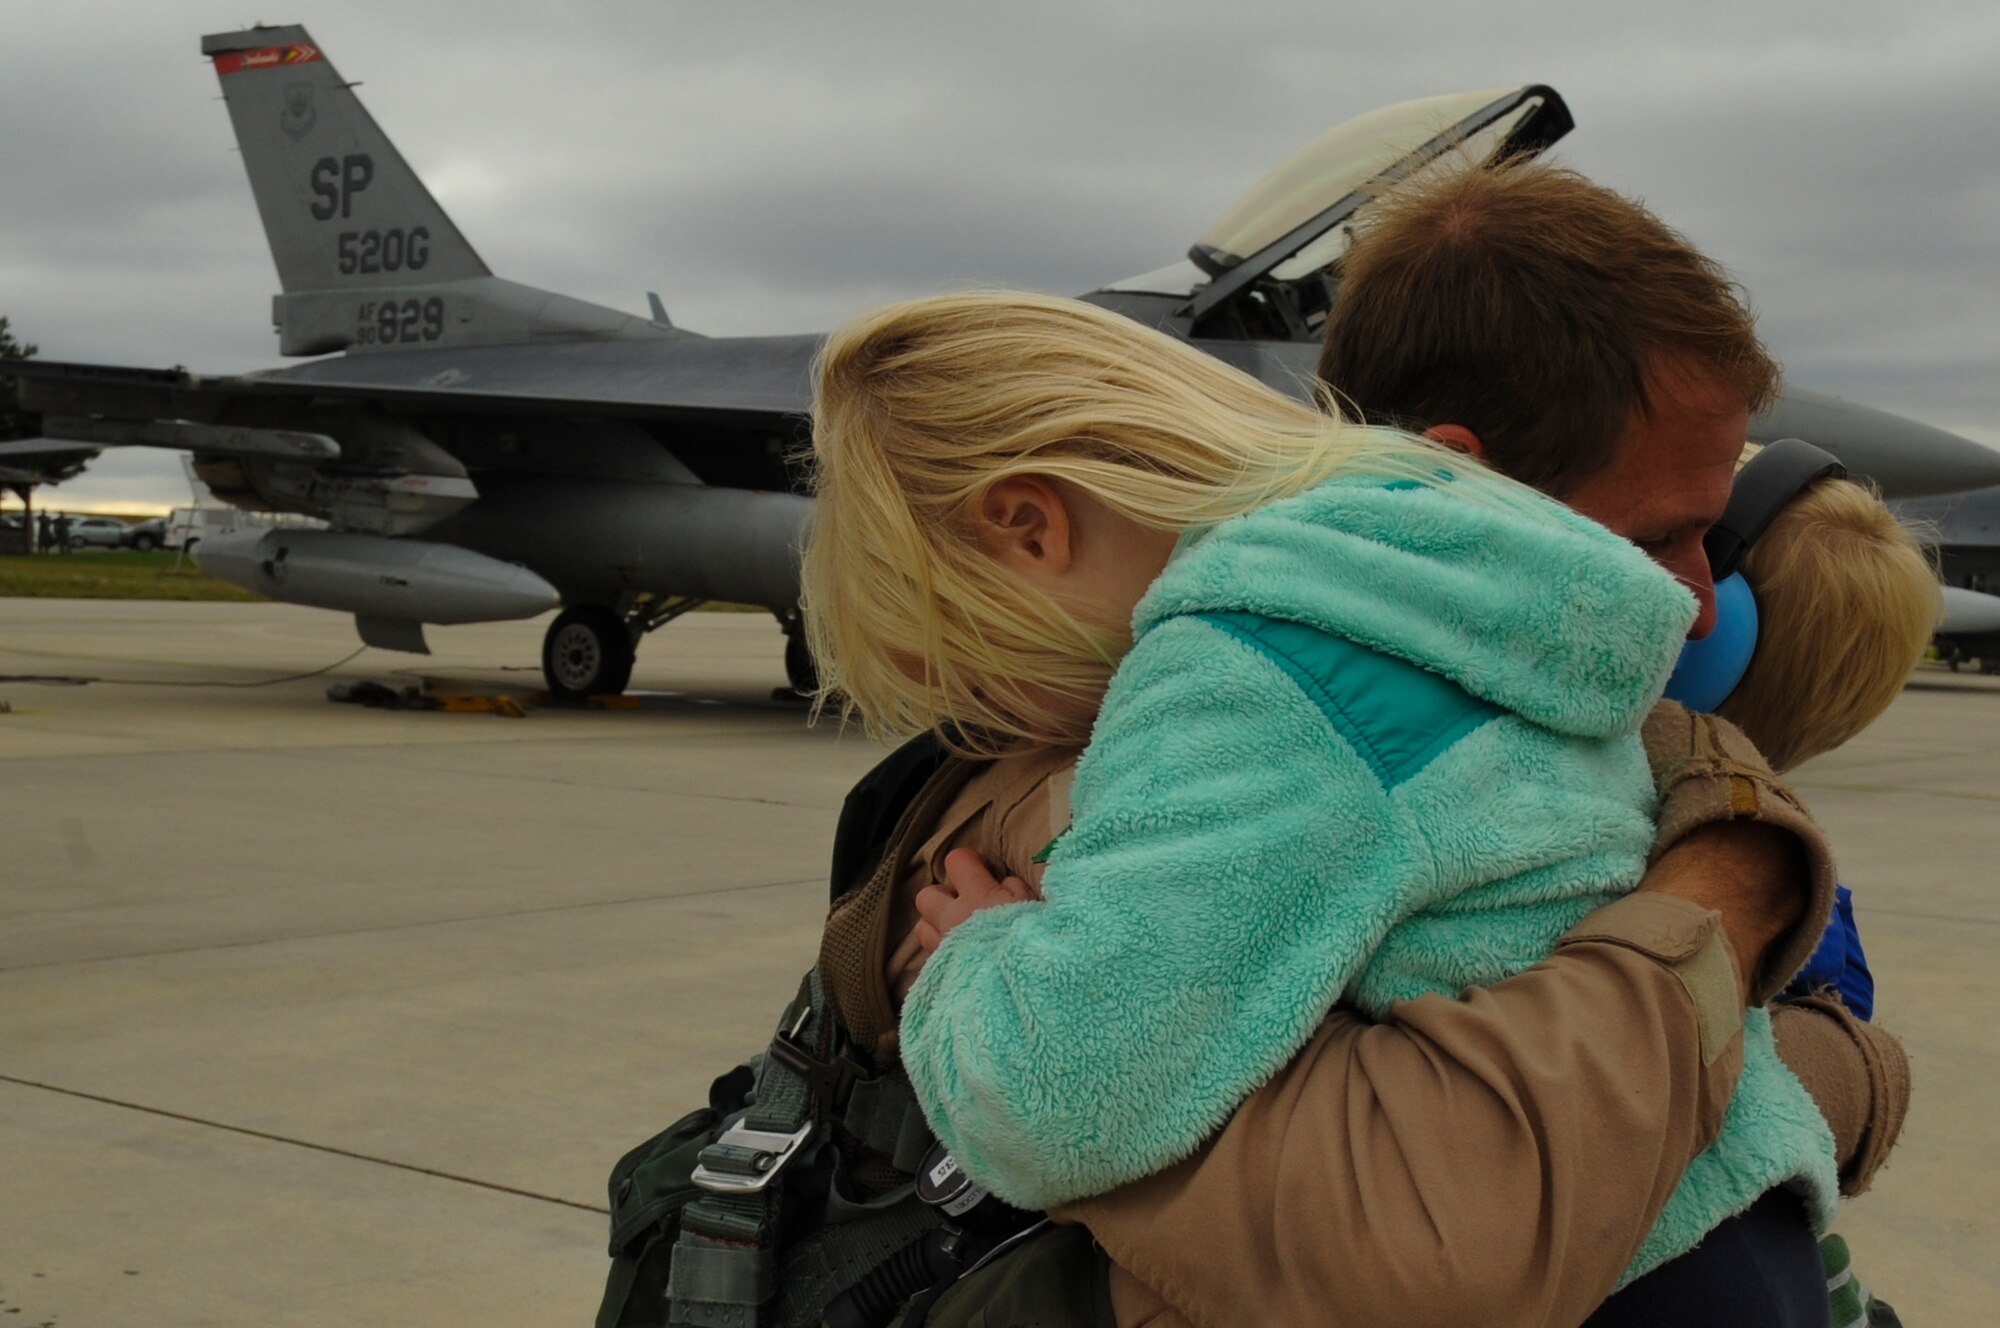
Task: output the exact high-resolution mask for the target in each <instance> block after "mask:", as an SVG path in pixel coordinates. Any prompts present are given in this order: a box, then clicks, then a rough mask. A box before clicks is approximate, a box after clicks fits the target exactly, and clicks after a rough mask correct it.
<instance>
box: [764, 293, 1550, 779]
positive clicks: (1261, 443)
mask: <svg viewBox="0 0 2000 1328" xmlns="http://www.w3.org/2000/svg"><path fill="white" fill-rule="evenodd" d="M813 439H814V448H815V451H816V453H817V461H816V478H815V485H814V487H815V493H816V496H817V503H816V506H815V510H814V514H813V521H812V527H811V530H810V532H809V534H808V536H807V540H806V546H805V559H804V567H803V587H804V597H803V603H804V606H805V624H806V638H807V641H808V643H809V645H810V647H811V649H812V652H813V657H814V659H815V661H816V662H817V664H818V666H819V670H820V684H821V685H820V692H819V702H820V704H821V705H824V704H826V703H827V702H828V700H829V699H830V698H834V697H838V698H840V699H841V701H842V702H844V703H845V704H846V705H848V706H850V707H852V709H853V711H854V712H856V713H857V714H858V715H859V717H860V719H861V721H862V722H863V724H864V725H865V726H866V727H867V729H868V731H869V732H870V733H871V734H872V735H874V736H876V737H880V738H894V737H899V736H906V735H908V734H911V733H916V732H921V731H923V730H926V729H929V730H934V731H938V732H942V733H946V734H947V736H948V738H949V739H950V740H951V741H952V742H953V743H954V744H955V745H957V746H959V747H961V748H963V749H965V750H968V751H973V752H980V753H990V752H994V751H998V750H1001V749H1003V748H1005V747H1007V746H1009V745H1011V744H1014V743H1018V742H1023V741H1025V742H1034V743H1055V744H1070V745H1080V744H1082V743H1083V742H1085V741H1086V740H1087V739H1088V738H1089V720H1088V719H1087V718H1078V716H1089V715H1091V714H1094V713H1095V711H1096V708H1097V705H1098V703H1099V702H1100V701H1101V699H1102V697H1103V693H1104V688H1105V686H1106V684H1107V683H1108V681H1109V680H1110V677H1111V673H1112V671H1113V670H1114V669H1115V668H1116V667H1117V664H1118V661H1119V659H1120V658H1121V657H1122V656H1123V655H1124V653H1125V651H1126V649H1127V648H1128V647H1129V645H1130V635H1129V632H1124V631H1107V630H1104V629H1101V628H1092V627H1090V626H1088V625H1086V624H1084V623H1081V622H1079V621H1078V620H1077V619H1076V617H1075V616H1074V615H1072V614H1071V613H1069V612H1067V611H1066V610H1065V609H1064V608H1063V607H1062V606H1061V605H1059V604H1058V603H1057V602H1056V601H1055V600H1054V599H1052V598H1051V597H1050V596H1048V595H1047V594H1044V593H1042V592H1040V591H1038V590H1037V589H1035V588H1034V587H1032V586H1030V585H1028V584H1027V583H1025V582H1024V581H1023V580H1022V579H1021V578H1019V577H1018V576H1015V575H1013V574H1012V573H1010V572H1008V571H1006V570H1004V569H1003V568H1002V567H1001V566H1000V565H999V564H998V563H997V562H996V561H995V560H994V559H993V558H991V557H990V556H988V555H987V554H985V553H983V552H981V550H980V549H979V547H978V546H977V545H976V544H975V543H974V542H973V535H974V522H973V518H974V516H975V514H976V512H977V506H978V500H979V498H980V496H981V495H982V494H983V493H984V492H985V491H986V489H987V488H988V486H990V485H992V484H993V483H995V482H996V481H999V480H1002V479H1005V478H1008V477H1010V476H1017V475H1038V476H1042V477H1045V478H1049V479H1055V480H1060V481H1065V482H1067V483H1069V484H1072V485H1075V486H1076V487H1077V488H1079V489H1081V490H1082V491H1084V492H1085V493H1087V494H1089V495H1090V496H1091V497H1093V498H1095V499H1096V500H1097V501H1099V502H1101V503H1103V504H1105V505H1106V506H1107V507H1109V508H1111V509H1112V510H1113V511H1115V512H1117V513H1118V514H1120V515H1122V516H1124V517H1126V518H1128V519H1130V520H1133V521H1136V522H1139V523H1141V524H1143V525H1146V526H1149V527H1152V528H1154V529H1159V530H1169V531H1181V530H1187V529H1189V528H1193V527H1200V526H1208V525H1213V524H1215V523H1217V522H1220V521H1224V520H1226V519H1228V518H1230V517H1232V516H1237V515H1239V514H1241V513H1243V512H1247V511H1250V510H1251V509H1253V508H1256V507H1259V506H1261V505H1263V504H1265V503H1268V502H1270V501H1272V500H1274V499H1277V498H1282V497H1287V496H1289V495H1292V494H1296V493H1300V492H1303V491H1304V490H1306V489H1309V488H1311V487H1312V486H1314V485H1315V484H1318V483H1319V482H1321V481H1322V480H1325V479H1327V478H1329V477H1331V476H1332V475H1334V474H1335V473H1336V472H1339V471H1342V470H1345V469H1347V468H1349V467H1361V468H1363V469H1365V470H1367V471H1368V472H1369V473H1373V474H1383V475H1388V476H1392V477H1395V478H1402V479H1411V480H1415V481H1417V482H1420V483H1436V482H1437V481H1438V479H1439V477H1440V474H1441V472H1442V471H1444V470H1445V469H1449V470H1450V471H1452V472H1454V473H1455V474H1456V475H1457V476H1458V477H1459V478H1460V479H1461V481H1464V480H1470V479H1472V476H1471V475H1469V474H1467V472H1468V471H1470V472H1472V473H1473V474H1480V475H1483V474H1484V472H1482V471H1480V468H1478V467H1466V466H1463V465H1457V466H1453V465H1451V462H1453V461H1455V460H1459V458H1456V457H1455V455H1454V454H1452V453H1449V452H1447V451H1445V450H1443V449H1441V448H1439V447H1437V446H1436V445H1434V444H1430V443H1426V442H1424V441H1422V440H1420V439H1415V438H1410V437H1408V436H1406V435H1402V434H1397V433H1392V432H1389V431H1386V430H1379V429H1369V428H1363V427H1360V426H1356V425H1352V424H1348V423H1345V422H1343V421H1341V420H1340V419H1338V418H1336V417H1334V416H1332V415H1330V414H1325V413H1322V412H1320V411H1317V410H1315V409H1313V407H1312V406H1311V405H1309V404H1306V403H1303V402H1299V401H1293V400H1290V399H1287V398H1285V397H1283V396H1280V395H1279V394H1278V393H1276V392H1274V391H1272V390H1271V389H1270V388H1268V387H1266V386H1265V385H1264V384H1262V383H1260V382H1258V381H1257V380H1256V379H1254V378H1251V377H1250V376H1249V375H1247V374H1244V373H1242V372H1240V371H1238V370H1236V369H1232V368H1230V367H1228V366H1227V365H1225V364H1223V363H1222V362H1221V361H1220V360H1217V359H1215V358H1214V357H1212V356H1210V355H1207V354H1205V353H1204V352H1202V351H1199V350H1196V349H1194V348H1193V347H1191V346H1189V345H1187V344H1186V343H1184V342H1180V341H1176V340H1175V339H1173V338H1172V337H1170V336H1167V335H1166V334H1164V333H1162V332H1157V331H1154V330H1153V329H1151V328H1147V327H1142V326H1141V325H1139V324H1138V323H1135V322H1133V321H1132V320H1130V319H1128V318H1125V317H1123V316H1121V315H1118V314H1114V313H1110V312H1107V311H1105V310H1103V309H1099V308H1096V307H1095V306H1092V305H1087V304H1083V303H1081V302H1079V301H1075V300H1063V299H1055V298H1052V297H1047V296H1039V295H1026V294H1017V293H1010V292H984V293H968V294H958V295H944V296H937V297H933V298H930V299H923V300H914V301H910V302H908V303H904V304H897V305H891V306H889V307H888V308H886V309H882V310H879V311H877V312H875V313H872V314H868V315H865V316H864V317H862V318H859V319H856V320H855V321H854V322H851V323H849V324H848V325H847V326H845V327H843V328H841V329H840V330H839V331H837V332H835V333H834V334H833V336H832V337H831V338H829V339H828V341H827V343H826V347H825V349H824V350H823V351H822V352H821V355H820V361H819V365H818V368H817V373H816V383H815V393H814V406H813ZM1500 485H1506V486H1507V487H1509V488H1511V487H1512V486H1511V485H1508V483H1507V482H1506V481H1502V480H1499V479H1497V477H1496V478H1494V479H1492V480H1490V481H1489V480H1484V479H1481V480H1474V481H1473V482H1471V483H1462V484H1461V485H1460V486H1459V487H1460V488H1463V489H1466V490H1481V491H1483V490H1485V489H1488V488H1493V487H1495V486H1500ZM1468 496H1473V495H1472V494H1470V493H1469V494H1468ZM1499 501H1502V502H1505V501H1508V500H1507V499H1506V498H1504V497H1503V498H1501V499H1499ZM1052 699H1053V700H1055V701H1058V702H1060V704H1054V705H1052V704H1050V702H1051V700H1052Z"/></svg>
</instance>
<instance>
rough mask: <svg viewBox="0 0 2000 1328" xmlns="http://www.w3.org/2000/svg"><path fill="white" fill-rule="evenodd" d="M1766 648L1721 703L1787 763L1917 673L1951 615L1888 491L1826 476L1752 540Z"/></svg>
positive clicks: (1751, 567) (1847, 728)
mask: <svg viewBox="0 0 2000 1328" xmlns="http://www.w3.org/2000/svg"><path fill="white" fill-rule="evenodd" d="M1743 579H1744V580H1745V581H1748V582H1749V583H1750V588H1751V590H1753V591H1755V592H1756V595H1757V611H1758V619H1759V622H1758V629H1757V653H1756V655H1755V657H1754V658H1752V660H1751V661H1750V668H1749V670H1748V671H1747V672H1746V673H1745V674H1744V675H1743V681H1742V682H1741V683H1739V684H1737V687H1736V690H1735V691H1734V692H1731V693H1730V694H1729V698H1728V699H1727V700H1726V701H1724V702H1723V703H1722V704H1721V705H1720V706H1719V707H1717V710H1716V713H1718V714H1720V715H1721V716H1723V718H1725V719H1728V720H1729V721H1731V722H1732V723H1734V724H1735V725H1736V726H1737V727H1738V728H1740V729H1742V730H1743V731H1744V733H1746V734H1748V735H1749V737H1750V740H1751V741H1752V742H1754V743H1756V744H1757V748H1758V750H1759V751H1761V752H1763V754H1764V757H1765V759H1766V760H1768V761H1770V763H1771V765H1772V767H1773V768H1774V769H1778V770H1789V769H1791V768H1792V767H1793V766H1795V765H1798V764H1800V763H1801V762H1803V761H1806V760H1808V759H1810V758H1812V757H1815V756H1818V755H1820V754H1821V753H1823V752H1829V751H1832V750H1833V749H1834V748H1835V747H1838V746H1840V744H1842V743H1844V742H1846V741H1847V740H1848V739H1849V738H1851V737H1853V736H1854V735H1855V734H1857V733H1859V732H1861V730H1862V729H1864V728H1866V727H1868V725H1870V724H1871V723H1873V722H1874V721H1875V719H1876V718H1877V717H1878V716H1879V715H1881V713H1882V712H1883V711H1884V710H1887V709H1888V708H1889V703H1890V702H1891V701H1893V700H1895V699H1896V694H1897V693H1898V692H1900V691H1901V690H1902V688H1903V684H1904V683H1905V682H1907V681H1908V680H1909V677H1910V673H1911V671H1912V670H1913V669H1915V668H1916V665H1917V660H1918V659H1920V658H1921V657H1922V656H1923V653H1924V648H1925V647H1926V646H1928V645H1929V644H1930V640H1931V636H1932V634H1933V633H1934V632H1935V631H1936V630H1937V624H1938V621H1939V619H1940V618H1942V617H1943V615H1944V596H1943V594H1942V592H1940V591H1939V589H1938V576H1937V572H1936V570H1935V569H1934V568H1933V567H1932V566H1931V563H1930V560H1929V559H1928V558H1927V557H1926V556H1925V554H1924V552H1923V550H1922V548H1920V547H1919V546H1918V544H1917V541H1916V540H1915V539H1914V538H1913V537H1912V536H1911V535H1910V532H1909V531H1907V530H1905V529H1904V528H1903V526H1902V524H1901V523H1900V522H1898V521H1897V520H1896V517H1895V514H1894V513H1892V512H1890V510H1889V509H1888V507H1887V505H1885V504H1884V503H1883V501H1882V499H1881V497H1880V495H1878V494H1877V493H1875V492H1874V490H1872V489H1869V488H1864V487H1862V486H1861V485H1859V484H1855V483H1852V482H1850V481H1848V480H1841V479H1824V480H1820V481H1819V482H1818V483H1816V484H1813V485H1811V486H1810V487H1808V488H1807V489H1806V490H1805V491H1804V492H1803V493H1801V494H1800V495H1799V496H1798V497H1796V498H1794V499H1793V500H1792V501H1791V502H1790V503H1788V504H1787V505H1786V506H1785V509H1784V510H1783V511H1782V512H1780V513H1779V514H1778V516H1777V517H1776V519H1774V520H1773V521H1772V522H1771V524H1770V525H1769V526H1768V527H1766V528H1765V530H1764V533H1763V534H1762V535H1760V536H1759V537H1758V539H1757V542H1756V543H1755V544H1753V545H1752V546H1751V547H1750V551H1749V553H1748V554H1747V555H1746V556H1745V558H1744V561H1743Z"/></svg>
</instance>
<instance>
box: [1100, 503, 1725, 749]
mask: <svg viewBox="0 0 2000 1328" xmlns="http://www.w3.org/2000/svg"><path fill="white" fill-rule="evenodd" d="M1440 473H1441V474H1444V473H1443V472H1440ZM1472 488H1473V486H1472V485H1470V484H1463V485H1455V484H1454V482H1453V481H1452V479H1451V478H1450V477H1449V476H1446V478H1444V479H1442V480H1441V481H1440V482H1439V483H1438V484H1436V485H1427V484H1416V483H1413V482H1411V481H1408V480H1393V481H1391V480H1383V479H1380V478H1373V477H1352V478H1348V477H1339V478H1335V479H1333V480H1329V481H1328V482H1326V483H1324V484H1321V485H1319V486H1318V487H1316V488H1314V489H1311V490H1309V491H1307V492H1305V493H1303V494H1300V495H1298V496H1296V497H1293V498H1288V499H1284V500H1282V501H1279V502H1275V503H1272V504H1270V505H1269V506H1267V507H1263V508H1260V509H1258V510H1257V511H1254V512H1250V513H1248V514H1246V515H1244V516H1240V517H1237V518H1235V519H1233V520H1230V521H1226V522H1224V523H1222V524H1221V525H1218V526H1214V527H1211V528H1209V529H1207V530H1205V531H1201V532H1198V533H1194V534H1191V535H1189V536H1188V537H1186V538H1185V539H1184V540H1183V541H1182V543H1181V546H1180V547H1179V548H1178V549H1177V550H1176V551H1175V553H1174V557H1173V559H1172V561H1170V562H1169V563H1168V564H1167V568H1166V570H1165V571H1164V572H1163V573H1161V575H1160V577H1159V579H1158V580H1157V581H1155V582H1154V583H1153V586H1152V588H1151V589H1150V590H1149V591H1148V592H1147V593H1146V596H1145V598H1144V599H1143V600H1141V601H1140V603H1139V606H1138V608H1137V610H1136V611H1135V613H1134V616H1133V628H1134V633H1135V635H1136V634H1140V633H1144V632H1145V631H1146V630H1147V629H1148V628H1150V627H1152V626H1155V625H1157V624H1158V623H1160V622H1163V621H1165V620H1166V619H1168V618H1174V617H1179V616H1181V615H1185V614H1194V613H1216V612H1245V613H1254V614H1257V615H1259V616H1261V617H1266V618H1275V619H1281V620H1284V621H1288V622H1298V623H1304V624H1306V625H1307V626H1311V627H1315V628H1318V629H1320V630H1321V631H1324V632H1328V633H1330V634H1332V635H1335V636H1339V637H1343V638H1345V639H1347V640H1350V641H1354V642H1356V643H1357V644H1360V645H1365V646H1368V647H1369V648H1371V649H1373V650H1377V651H1380V652H1382V653H1384V654H1387V655H1393V656H1395V657H1397V658H1399V659H1403V660H1407V661H1409V662H1410V663H1412V664H1416V665H1419V666H1420V667H1422V668H1425V669H1428V670H1430V671H1431V672H1433V673H1436V674H1439V675H1441V676H1443V677H1445V678H1448V679H1450V680H1451V681H1452V682H1454V683H1457V684H1458V685H1459V686H1460V687H1462V688H1464V689H1465V690H1466V691H1467V692H1469V693H1471V694H1472V695H1473V696H1475V697H1478V698H1479V699H1480V700H1482V701H1487V702H1490V703H1491V704H1493V705H1496V706H1499V707H1501V708H1502V709H1505V710H1510V711H1513V712H1514V713H1516V714H1518V715H1520V716H1522V717H1523V718H1525V719H1528V720H1530V721H1532V722H1533V723H1536V724H1539V725H1542V726H1543V727H1545V728H1549V729H1553V730H1555V731H1556V732H1559V733H1565V734H1572V735H1575V736H1579V737H1590V738H1605V737H1611V736H1614V735H1616V734H1619V733H1624V732H1628V731H1630V730H1632V729H1635V728H1637V727H1638V725H1639V723H1640V721H1642V720H1643V719H1644V718H1645V716H1646V713H1647V712H1648V711H1649V710H1650V709H1651V708H1652V706H1653V703H1654V702H1655V701H1657V700H1658V699H1659V697H1660V692H1661V689H1662V688H1663V687H1665V685H1666V681H1667V675H1668V674H1669V673H1670V672H1672V670H1673V666H1674V661H1675V660H1676V659H1678V658H1679V656H1680V651H1681V645H1682V643H1683V642H1684V640H1685V638H1686V636H1687V630H1688V628H1689V626H1691V625H1692V624H1693V622H1694V617H1695V607H1696V606H1695V600H1694V596H1693V595H1692V594H1691V593H1690V592H1689V591H1688V590H1687V589H1686V587H1684V586H1682V585H1681V584H1680V583H1679V582H1678V581H1676V580H1675V579H1674V578H1673V577H1672V576H1670V575H1669V574H1668V573H1667V572H1665V571H1663V570H1662V569H1661V568H1660V567H1659V566H1658V565H1656V564H1655V563H1654V562H1653V561H1652V560H1651V559H1649V558H1647V557H1646V555H1645V554H1643V553H1641V552H1640V551H1639V549H1638V548H1637V547H1636V546H1634V545H1633V544H1631V543H1630V542H1628V541H1627V540H1624V539H1622V538H1620V537H1619V536H1617V535H1614V534H1612V533H1611V532H1610V531H1609V530H1606V529H1605V528H1604V527H1603V526H1600V525H1598V524H1597V523H1596V522H1594V521H1591V520H1589V519H1587V518H1585V517H1582V516H1579V515H1577V514H1576V513H1575V512H1572V511H1571V510H1570V509H1568V508H1567V507H1564V506H1563V505H1562V504H1560V503H1558V502H1556V501H1555V500H1553V499H1551V498H1547V497H1545V496H1543V495H1541V494H1538V493H1535V492H1533V491H1532V490H1528V489H1524V488H1510V489H1509V490H1507V491H1506V492H1505V493H1503V494H1502V495H1500V496H1499V497H1498V498H1495V499H1487V498H1483V497H1482V496H1481V495H1479V494H1477V493H1474V492H1470V490H1471V489H1472Z"/></svg>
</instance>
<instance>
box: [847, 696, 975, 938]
mask: <svg viewBox="0 0 2000 1328" xmlns="http://www.w3.org/2000/svg"><path fill="white" fill-rule="evenodd" d="M950 756H951V752H950V750H949V749H947V748H946V747H945V745H944V740H943V739H942V738H940V737H939V736H938V735H937V734H935V733H924V734H919V735H918V736H917V737H914V738H912V739H910V740H909V741H908V742H906V743H904V744H903V745H902V746H901V747H898V748H897V749H896V750H895V751H893V752H891V753H889V754H888V755H887V756H885V757H883V758H882V760H881V761H880V762H879V763H878V764H877V765H876V767H875V768H874V769H873V770H870V771H869V772H868V773H867V774H865V775H863V776H862V777H861V779H860V781H859V782H858V783H856V784H855V786H854V787H853V789H851V790H850V791H849V792H848V795H847V801H846V802H844V803H842V804H841V808H840V825H839V826H838V827H837V828H836V829H835V830H834V832H833V877H832V885H833V889H832V897H833V898H834V899H838V898H840V897H841V896H842V895H844V894H846V893H847V892H848V891H849V890H852V889H853V888H854V887H856V886H858V885H861V884H864V883H865V882H866V881H867V879H868V876H869V873H870V872H872V871H873V870H874V867H875V862H876V860H877V859H878V858H880V857H881V856H882V850H883V849H884V848H885V847H887V845H888V842H889V836H890V835H891V834H893V833H895V829H896V822H897V820H898V819H899V818H901V816H902V814H903V809H904V808H905V807H908V806H909V805H910V800H911V799H912V798H914V797H916V796H917V793H918V792H919V791H920V790H921V789H922V788H923V786H924V785H925V784H926V783H928V782H929V781H930V777H931V776H932V775H934V774H936V773H937V772H938V769H939V767H941V766H942V765H944V763H945V761H946V760H948V759H949V758H950Z"/></svg>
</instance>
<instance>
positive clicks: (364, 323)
mask: <svg viewBox="0 0 2000 1328" xmlns="http://www.w3.org/2000/svg"><path fill="white" fill-rule="evenodd" d="M443 335H444V300H443V299H441V298H440V297H438V296H435V295H433V296H432V297H431V298H430V299H428V300H415V299H411V300H382V301H379V302H378V301H373V300H371V301H369V302H368V303H366V304H364V305H362V306H361V308H360V310H359V311H358V312H357V314H356V317H355V320H354V340H355V343H356V344H357V345H362V346H404V345H413V344H415V343H416V342H419V341H436V340H437V339H438V338H439V337H441V336H443Z"/></svg>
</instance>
